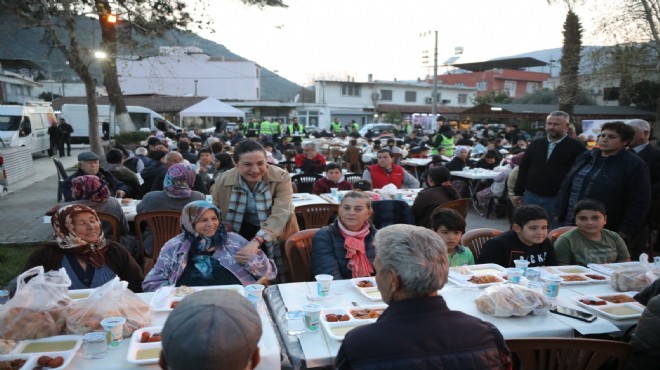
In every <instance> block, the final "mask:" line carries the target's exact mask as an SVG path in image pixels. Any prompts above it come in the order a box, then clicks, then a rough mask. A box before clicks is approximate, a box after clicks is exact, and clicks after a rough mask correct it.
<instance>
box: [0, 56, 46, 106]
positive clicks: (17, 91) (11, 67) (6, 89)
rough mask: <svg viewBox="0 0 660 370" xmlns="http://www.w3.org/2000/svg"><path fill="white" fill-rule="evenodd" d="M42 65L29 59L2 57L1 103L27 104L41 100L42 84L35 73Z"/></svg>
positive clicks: (0, 60)
mask: <svg viewBox="0 0 660 370" xmlns="http://www.w3.org/2000/svg"><path fill="white" fill-rule="evenodd" d="M39 69H41V67H40V66H39V65H38V64H36V63H33V62H32V61H30V60H27V59H0V104H7V103H11V104H25V103H27V102H28V101H36V100H39V98H38V96H39V93H38V92H36V91H35V90H34V89H35V88H37V87H39V86H41V85H40V84H39V83H38V82H36V81H34V79H33V77H32V76H33V75H36V72H37V71H38V70H39Z"/></svg>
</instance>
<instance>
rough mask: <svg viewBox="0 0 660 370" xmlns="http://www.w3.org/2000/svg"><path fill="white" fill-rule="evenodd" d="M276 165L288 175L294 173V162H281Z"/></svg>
mask: <svg viewBox="0 0 660 370" xmlns="http://www.w3.org/2000/svg"><path fill="white" fill-rule="evenodd" d="M277 165H278V166H279V167H282V168H284V169H285V170H286V171H287V172H288V173H294V172H296V162H294V161H282V162H280V163H278V164H277Z"/></svg>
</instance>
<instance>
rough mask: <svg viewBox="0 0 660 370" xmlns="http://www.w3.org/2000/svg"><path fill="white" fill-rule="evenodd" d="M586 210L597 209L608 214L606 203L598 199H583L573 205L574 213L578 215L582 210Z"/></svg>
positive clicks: (605, 214)
mask: <svg viewBox="0 0 660 370" xmlns="http://www.w3.org/2000/svg"><path fill="white" fill-rule="evenodd" d="M584 210H588V211H596V212H599V213H602V214H603V215H604V216H607V210H606V209H605V205H604V204H603V202H601V201H599V200H596V199H582V200H581V201H579V202H577V204H576V205H575V207H573V214H574V215H577V214H578V213H580V211H584Z"/></svg>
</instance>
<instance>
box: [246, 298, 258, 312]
mask: <svg viewBox="0 0 660 370" xmlns="http://www.w3.org/2000/svg"><path fill="white" fill-rule="evenodd" d="M246 298H247V300H248V301H250V303H251V304H252V307H254V309H255V310H258V309H259V302H261V298H260V297H256V296H253V295H249V296H247V297H246Z"/></svg>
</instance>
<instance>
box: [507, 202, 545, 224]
mask: <svg viewBox="0 0 660 370" xmlns="http://www.w3.org/2000/svg"><path fill="white" fill-rule="evenodd" d="M534 220H546V221H547V220H548V213H547V212H546V211H545V209H543V207H541V206H537V205H535V204H525V205H522V206H520V207H518V208H517V209H516V210H515V212H514V213H513V223H514V224H516V225H518V226H520V228H523V227H525V225H527V223H528V222H530V221H534Z"/></svg>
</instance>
